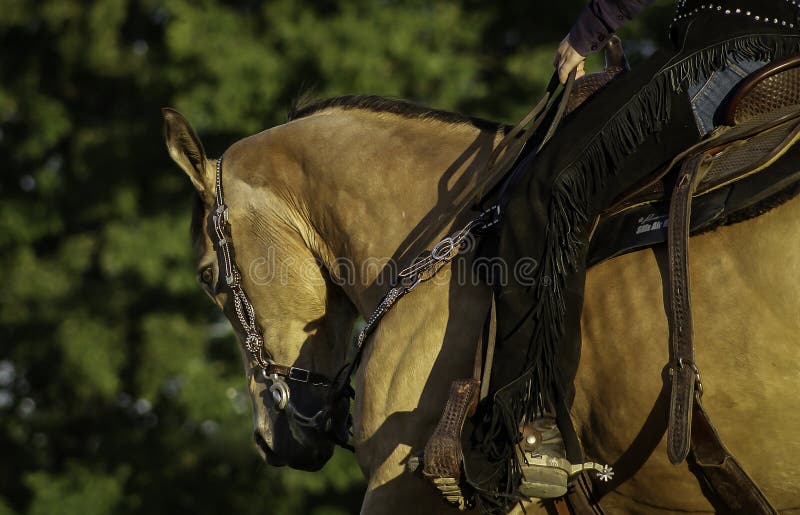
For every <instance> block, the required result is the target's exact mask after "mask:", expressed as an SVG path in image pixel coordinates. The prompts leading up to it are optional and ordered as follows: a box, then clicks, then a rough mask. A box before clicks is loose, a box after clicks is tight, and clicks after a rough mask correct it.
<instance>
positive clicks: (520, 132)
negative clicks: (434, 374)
mask: <svg viewBox="0 0 800 515" xmlns="http://www.w3.org/2000/svg"><path fill="white" fill-rule="evenodd" d="M574 77H575V72H574V71H573V72H572V73H571V74H570V77H569V80H568V81H567V85H566V87H565V90H564V94H563V99H562V100H561V101H560V102H558V106H557V109H556V116H555V117H554V118H553V119H552V120H551V123H550V126H549V128H548V131H547V133H546V134H545V135H544V137H543V138H542V139H541V140H540V141H539V145H538V147H537V148H536V149H535V151H536V152H538V150H539V149H541V147H542V146H544V144H545V143H546V142H547V140H549V139H550V137H551V136H552V135H553V132H554V131H555V127H556V126H557V125H558V123H559V122H560V119H561V117H562V116H563V114H564V109H565V107H566V99H567V98H568V97H569V94H570V91H571V89H572V84H573V82H574ZM557 87H558V78H557V75H554V76H553V78H552V79H551V81H550V85H548V87H547V91H546V94H545V96H544V98H543V99H542V100H541V101H540V102H539V103H538V104H537V105H536V107H534V108H533V110H532V111H531V112H530V113H529V114H528V116H526V117H525V119H523V121H522V122H520V123H519V124H518V125H517V126H516V127H514V128H513V129H512V130H511V131H510V132H509V133H508V134H507V135H506V136H505V137H504V138H503V140H501V142H500V143H499V144H498V146H497V147H496V148H495V149H494V151H493V153H492V156H491V158H490V160H489V164H488V170H487V173H486V175H485V176H484V177H482V180H481V181H480V184H479V188H478V191H480V192H481V196H483V195H484V194H485V193H486V191H488V189H490V186H493V185H494V184H496V183H497V181H499V180H500V179H502V178H503V177H504V176H506V172H508V170H509V169H510V168H511V166H512V165H513V164H514V162H515V161H516V159H517V158H518V157H519V155H520V154H521V152H522V149H523V147H524V146H525V144H526V142H527V141H528V140H529V139H530V138H531V137H532V136H533V135H534V134H536V133H537V130H538V128H539V126H540V125H541V123H542V122H543V121H544V120H545V119H546V118H547V113H549V112H550V110H551V108H553V106H554V105H555V104H556V103H557V102H556V100H557V99H556V96H555V92H556V89H557ZM223 157H224V154H223V155H222V156H220V157H219V159H218V160H217V166H216V195H215V206H214V211H213V214H212V223H213V226H214V234H215V236H216V242H215V244H216V247H217V255H218V258H219V260H220V261H221V262H222V266H223V268H224V274H225V284H226V286H227V288H228V289H229V290H230V293H231V295H232V297H233V306H234V310H235V312H236V317H237V318H238V320H239V323H240V325H241V327H242V330H243V331H244V333H245V336H244V347H245V349H246V351H247V353H248V355H249V357H250V359H251V360H252V362H253V363H254V364H255V366H254V368H255V369H258V370H260V373H261V374H262V376H263V377H264V379H266V380H268V381H270V382H271V385H270V387H269V391H270V393H271V394H272V399H273V401H274V403H275V407H276V408H277V409H278V410H279V411H285V412H286V414H287V417H288V418H289V419H290V421H293V422H294V423H296V424H297V425H299V426H302V427H306V428H310V429H315V430H317V431H319V432H320V433H322V434H325V435H327V436H329V437H330V438H331V439H332V440H333V441H334V443H336V444H337V445H340V446H342V447H344V448H346V449H349V450H351V451H352V450H353V447H352V445H350V444H349V443H348V440H349V436H350V435H352V420H351V419H350V417H349V415H348V418H347V423H346V425H347V427H346V434H344V435H343V434H341V433H337V432H336V431H335V429H336V428H335V427H334V412H335V409H336V406H337V405H338V404H339V403H340V401H341V400H342V399H347V400H348V401H349V399H351V398H355V392H354V390H353V388H352V387H351V386H350V377H351V376H352V375H353V373H354V372H355V370H356V368H357V367H358V364H359V362H360V359H361V354H362V351H363V349H364V343H365V342H366V341H367V338H368V337H369V336H370V335H371V334H372V332H373V331H374V330H375V328H376V327H377V325H378V323H379V322H380V321H381V319H382V318H383V317H384V315H385V314H386V313H387V312H388V311H389V310H390V309H391V308H392V306H394V305H395V304H396V303H397V301H399V300H400V299H401V298H403V297H404V296H405V295H407V294H408V293H410V292H411V291H412V290H414V288H416V287H417V286H418V285H419V284H421V283H423V282H425V281H427V280H429V279H431V278H432V277H433V276H435V275H436V273H437V272H438V271H439V270H440V269H441V268H442V267H444V266H445V265H446V264H448V263H449V262H451V261H452V260H453V259H454V258H455V257H456V256H457V255H458V254H459V253H460V252H461V251H462V250H463V249H464V248H467V247H469V245H468V238H470V237H471V236H472V235H473V233H479V232H481V231H483V230H486V229H488V228H490V227H492V226H493V225H495V224H497V223H498V222H499V220H500V216H501V211H502V207H503V201H502V198H501V199H500V201H499V202H497V203H493V204H491V206H490V207H488V208H487V209H484V210H483V211H481V213H480V214H479V215H478V216H477V217H475V218H473V219H472V220H470V221H469V223H467V224H466V225H465V226H464V227H462V228H461V229H460V230H458V231H456V232H455V233H453V234H451V235H450V236H448V237H446V238H444V239H442V240H441V241H440V242H439V243H437V244H436V245H434V246H433V248H432V250H430V251H429V252H426V253H423V254H422V255H421V256H419V257H417V258H416V259H415V260H414V262H413V263H412V264H411V265H410V266H409V267H407V268H405V269H403V270H401V271H400V272H399V273H398V280H397V281H396V282H395V286H393V287H392V288H391V289H390V290H389V291H388V292H387V293H386V295H384V297H383V298H382V299H381V300H380V302H379V303H378V306H377V307H376V308H375V310H374V311H373V312H372V314H371V315H370V316H369V318H367V320H366V323H365V324H364V326H363V327H362V328H361V329H360V330H359V332H358V333H357V334H356V335H355V337H354V338H353V344H352V345H351V347H350V349H349V351H348V356H347V359H346V360H345V363H344V365H343V366H342V367H341V368H340V369H339V372H338V373H337V374H336V376H335V377H334V378H333V379H329V378H328V377H326V376H325V375H323V374H319V373H316V372H313V371H311V370H307V369H304V368H299V367H295V366H292V365H282V364H278V363H276V362H275V360H274V359H272V355H271V354H270V352H269V350H267V348H266V346H265V345H264V337H263V336H262V332H261V331H260V328H259V326H258V322H257V320H256V314H255V310H254V308H253V304H252V303H251V302H250V299H249V297H248V296H247V293H246V292H245V290H244V286H243V285H242V274H241V272H240V271H239V269H238V267H237V266H236V263H235V260H234V249H233V244H232V242H231V232H230V224H229V220H228V206H227V205H226V204H225V197H224V194H223V189H222V161H223ZM506 182H508V179H506ZM503 190H504V188H501V191H503ZM501 197H502V195H501ZM290 384H307V385H310V386H312V387H317V388H325V389H326V390H327V395H326V402H325V405H324V406H323V408H322V409H320V410H318V411H317V412H316V413H315V414H313V415H311V416H308V415H305V414H303V413H301V412H300V411H299V410H298V409H297V407H296V406H295V405H294V403H293V402H292V395H291V388H290Z"/></svg>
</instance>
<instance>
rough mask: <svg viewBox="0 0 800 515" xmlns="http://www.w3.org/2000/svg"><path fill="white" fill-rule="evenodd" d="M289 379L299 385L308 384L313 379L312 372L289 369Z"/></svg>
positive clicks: (303, 369)
mask: <svg viewBox="0 0 800 515" xmlns="http://www.w3.org/2000/svg"><path fill="white" fill-rule="evenodd" d="M288 378H289V379H291V380H292V381H297V382H298V383H307V382H308V380H309V379H311V371H310V370H306V369H305V368H296V367H291V368H289V375H288Z"/></svg>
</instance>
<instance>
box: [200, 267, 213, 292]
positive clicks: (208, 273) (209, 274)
mask: <svg viewBox="0 0 800 515" xmlns="http://www.w3.org/2000/svg"><path fill="white" fill-rule="evenodd" d="M200 280H201V281H203V283H204V284H205V285H206V286H208V287H209V288H210V287H211V286H212V284H211V283H212V281H213V280H214V271H213V270H212V269H211V267H210V266H209V267H206V268H204V269H203V271H202V272H200Z"/></svg>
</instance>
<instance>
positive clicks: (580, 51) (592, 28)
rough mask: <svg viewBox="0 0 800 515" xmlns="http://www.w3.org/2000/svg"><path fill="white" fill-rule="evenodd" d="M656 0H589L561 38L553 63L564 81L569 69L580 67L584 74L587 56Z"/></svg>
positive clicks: (579, 74)
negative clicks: (570, 27)
mask: <svg viewBox="0 0 800 515" xmlns="http://www.w3.org/2000/svg"><path fill="white" fill-rule="evenodd" d="M652 2H653V0H590V1H589V5H587V6H586V7H585V8H584V9H583V11H582V12H581V14H580V15H579V16H578V20H577V21H576V22H575V25H573V27H572V30H570V31H569V34H568V35H567V37H565V38H564V40H563V41H562V42H561V44H560V45H559V47H558V51H557V52H556V58H555V62H554V65H555V67H556V68H557V69H558V75H559V78H560V79H561V82H566V79H567V75H568V74H569V72H570V71H572V70H573V69H575V68H577V69H578V75H577V76H578V77H580V76H581V75H583V61H584V58H585V57H586V56H587V55H589V54H593V53H595V52H597V51H599V50H600V49H601V48H603V46H604V45H605V44H606V42H607V41H608V38H609V37H610V36H611V34H613V33H614V32H616V31H617V30H618V29H619V28H620V27H622V26H623V25H625V24H626V23H627V22H629V21H630V20H632V19H633V18H635V17H636V15H637V14H639V11H641V10H642V9H644V8H645V7H646V6H647V5H648V4H650V3H652Z"/></svg>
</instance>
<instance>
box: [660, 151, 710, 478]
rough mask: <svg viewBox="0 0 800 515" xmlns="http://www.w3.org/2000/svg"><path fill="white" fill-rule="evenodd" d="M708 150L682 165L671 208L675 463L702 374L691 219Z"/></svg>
mask: <svg viewBox="0 0 800 515" xmlns="http://www.w3.org/2000/svg"><path fill="white" fill-rule="evenodd" d="M710 159H711V158H710V156H708V155H707V154H705V153H701V154H698V155H696V156H694V157H691V158H689V159H688V160H687V161H686V162H685V163H684V164H683V167H682V168H681V171H680V173H679V175H678V183H677V185H676V186H675V190H674V192H673V194H672V202H671V203H670V208H669V233H668V246H669V283H670V286H671V288H670V295H669V301H670V311H669V315H670V316H669V333H670V334H669V338H670V347H671V349H672V365H671V367H670V375H671V376H672V395H671V397H670V407H669V427H668V429H667V455H668V456H669V460H670V461H671V462H672V463H673V464H676V465H677V464H678V463H681V462H682V461H683V460H684V459H685V458H686V455H687V454H688V453H689V443H690V442H689V438H690V435H691V429H690V428H691V422H692V411H691V409H692V399H693V397H694V389H695V384H696V383H699V378H700V375H699V373H698V371H697V366H696V365H695V363H694V343H693V341H692V337H693V334H692V309H691V304H690V299H689V264H688V259H687V255H688V254H687V253H688V245H689V220H690V218H691V214H692V194H693V193H694V190H695V188H696V187H697V185H698V184H699V183H700V180H701V179H702V178H703V176H704V175H705V172H706V170H707V169H708V166H707V165H708V161H709V160H710Z"/></svg>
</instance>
